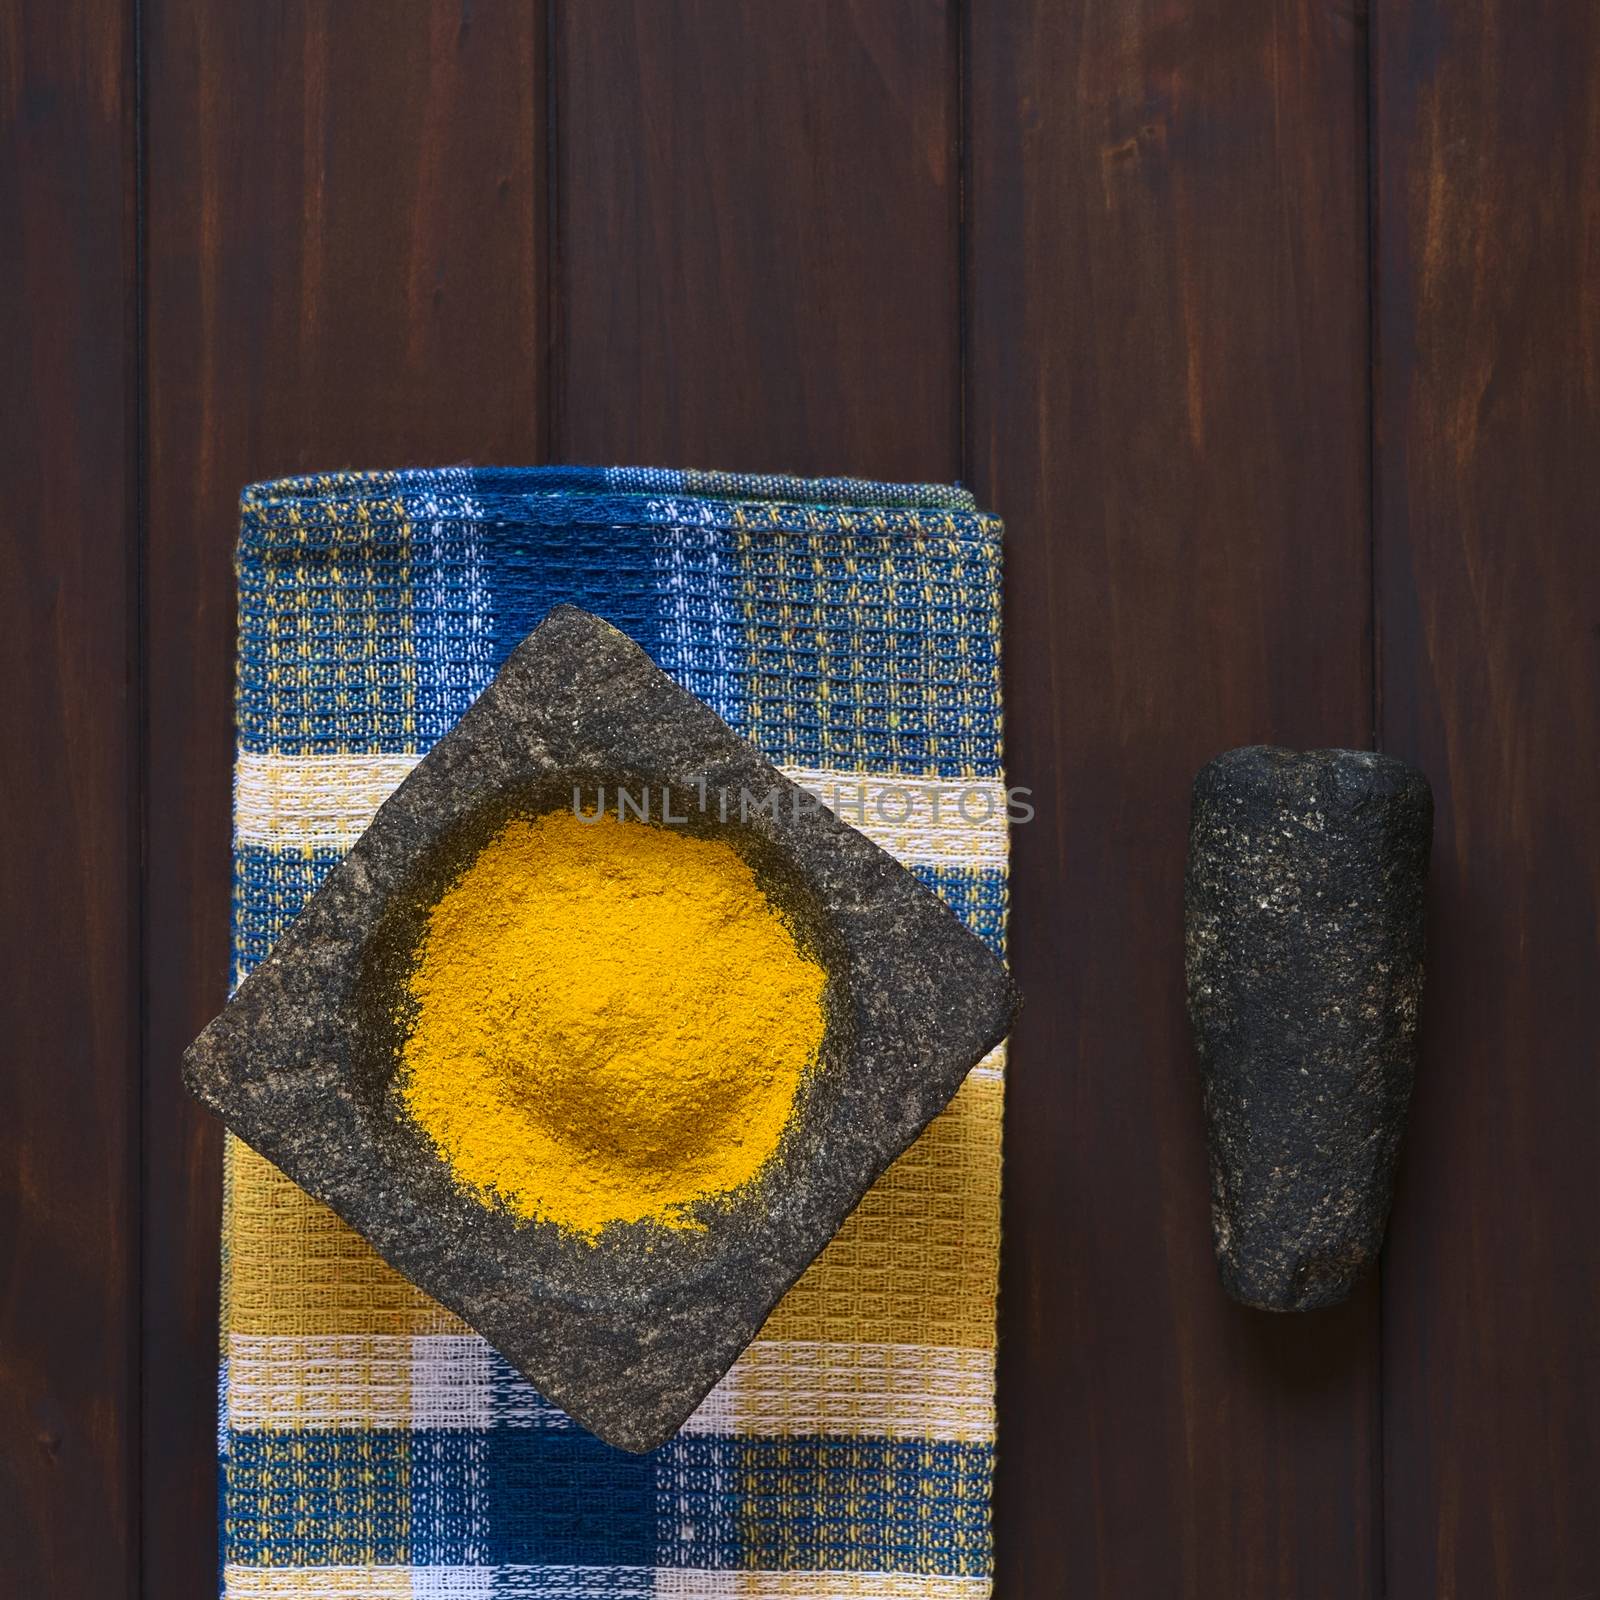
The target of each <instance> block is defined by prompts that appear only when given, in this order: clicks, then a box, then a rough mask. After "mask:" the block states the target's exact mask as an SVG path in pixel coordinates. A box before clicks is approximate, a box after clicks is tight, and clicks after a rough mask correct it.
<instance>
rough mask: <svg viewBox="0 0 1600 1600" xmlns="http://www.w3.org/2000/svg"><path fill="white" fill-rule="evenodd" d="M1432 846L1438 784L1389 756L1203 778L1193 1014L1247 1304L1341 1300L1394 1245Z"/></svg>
mask: <svg viewBox="0 0 1600 1600" xmlns="http://www.w3.org/2000/svg"><path fill="white" fill-rule="evenodd" d="M1432 838H1433V794H1432V791H1431V790H1430V788H1429V787H1428V780H1427V779H1426V778H1424V777H1423V775H1422V774H1421V773H1420V772H1418V771H1417V770H1416V769H1415V768H1414V767H1410V766H1408V765H1406V763H1405V762H1403V761H1397V760H1395V759H1394V758H1393V757H1391V756H1382V755H1375V754H1372V753H1371V752H1369V751H1365V750H1313V751H1310V752H1307V753H1305V754H1296V753H1295V752H1293V751H1288V750H1275V749H1270V748H1267V747H1265V746H1259V745H1258V746H1254V747H1251V748H1249V749H1242V750H1230V751H1228V752H1227V753H1226V754H1224V755H1220V756H1218V757H1217V758H1216V760H1214V761H1212V762H1210V763H1209V764H1208V765H1207V766H1205V767H1204V768H1202V769H1201V772H1200V775H1199V776H1198V777H1197V778H1196V779H1195V785H1194V808H1193V813H1192V816H1191V820H1190V829H1189V867H1188V875H1187V880H1186V884H1185V910H1186V956H1187V976H1188V989H1189V1018H1190V1023H1191V1025H1192V1027H1193V1030H1194V1038H1195V1044H1196V1046H1197V1048H1198V1050H1199V1054H1200V1065H1201V1074H1202V1079H1203V1082H1204V1089H1205V1115H1206V1132H1207V1139H1208V1143H1209V1147H1210V1158H1211V1225H1212V1234H1213V1239H1214V1242H1215V1245H1216V1252H1217V1264H1218V1267H1219V1268H1220V1270H1221V1274H1222V1281H1223V1285H1224V1287H1225V1288H1226V1289H1227V1291H1228V1293H1229V1294H1230V1295H1232V1296H1233V1298H1234V1299H1235V1300H1238V1301H1241V1302H1242V1303H1243V1304H1245V1305H1249V1306H1258V1307H1261V1308H1262V1309H1265V1310H1271V1311H1308V1310H1312V1309H1314V1308H1316V1307H1319V1306H1327V1305H1334V1304H1336V1303H1337V1302H1338V1301H1340V1300H1343V1299H1344V1298H1345V1297H1346V1296H1347V1295H1348V1294H1349V1293H1350V1291H1351V1289H1352V1288H1353V1287H1354V1286H1355V1283H1356V1281H1357V1279H1358V1278H1359V1277H1360V1276H1361V1274H1362V1273H1363V1272H1364V1271H1365V1270H1366V1268H1367V1267H1368V1265H1370V1263H1371V1262H1372V1261H1373V1260H1374V1259H1375V1258H1376V1257H1377V1254H1378V1252H1379V1250H1380V1249H1381V1248H1382V1245H1383V1234H1384V1228H1385V1226H1386V1224H1387V1222H1388V1216H1389V1199H1390V1194H1391V1190H1392V1188H1393V1182H1394V1169H1395V1159H1396V1156H1397V1154H1398V1151H1399V1146H1400V1138H1401V1135H1402V1134H1403V1132H1404V1131H1405V1119H1406V1108H1407V1105H1408V1104H1409V1102H1410V1099H1411V1083H1412V1077H1413V1074H1414V1071H1415V1064H1416V1036H1417V1020H1418V1012H1419V1009H1420V1004H1421V1000H1422V978H1423V890H1424V887H1425V885H1426V882H1427V872H1428V853H1429V849H1430V846H1431V843H1432Z"/></svg>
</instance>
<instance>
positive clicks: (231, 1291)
mask: <svg viewBox="0 0 1600 1600" xmlns="http://www.w3.org/2000/svg"><path fill="white" fill-rule="evenodd" d="M242 519H243V525H242V532H241V537H240V545H239V613H240V614H239V624H240V632H239V676H238V755H237V765H236V769H235V779H234V785H235V787H234V979H235V982H237V981H238V980H239V979H240V978H242V977H243V976H244V974H245V973H246V972H248V971H249V969H250V968H251V966H252V965H253V964H254V963H255V962H257V961H258V960H260V958H261V957H262V956H263V955H264V954H265V953H266V951H267V950H268V949H270V947H271V946H272V944H273V942H274V940H276V939H277V938H278V936H279V935H280V934H281V933H282V932H283V930H284V929H285V927H286V926H287V925H288V923H289V921H290V919H291V918H292V917H293V916H294V915H295V913H296V912H297V911H298V910H299V909H300V907H301V906H302V905H303V904H304V902H305V901H306V899H307V898H308V897H309V896H310V894H311V893H312V891H313V890H314V889H315V888H316V887H317V884H318V883H319V882H320V880H321V878H322V876H323V875H324V874H325V873H326V872H327V870H328V869H329V868H330V867H331V866H333V864H334V863H335V862H336V861H338V859H339V858H340V856H341V854H342V853H343V852H344V851H345V850H346V849H347V848H348V847H349V846H350V845H351V844H352V843H353V842H354V840H355V839H356V837H357V836H358V835H359V834H360V833H361V831H362V830H363V828H364V827H365V826H366V824H367V822H368V821H369V819H370V818H371V816H372V814H373V812H374V811H375V810H376V809H377V807H378V805H379V804H380V802H381V801H382V800H383V799H384V797H385V796H386V795H387V794H388V793H389V792H390V790H391V789H393V787H394V786H395V785H396V784H397V783H398V782H399V781H400V779H401V778H402V777H403V776H404V775H405V773H406V772H407V771H408V770H409V769H410V767H411V765H412V764H413V763H414V762H415V761H416V760H417V758H418V757H419V756H420V755H421V754H422V752H423V751H425V750H426V749H427V748H428V747H429V745H430V744H431V743H432V742H433V741H434V740H435V739H437V738H438V737H439V736H440V735H441V734H443V733H444V732H445V730H446V729H448V728H449V727H450V725H451V724H452V723H453V722H454V721H455V720H456V718H457V717H459V716H460V715H461V713H462V712H463V711H464V710H465V709H466V708H467V706H468V705H469V704H470V703H471V701H472V699H473V697H474V696H475V695H476V694H477V693H478V692H479V691H480V690H481V689H482V688H483V687H484V686H485V685H486V684H487V683H488V682H489V679H490V678H491V676H492V675H493V674H494V671H495V669H496V668H497V667H498V665H499V664H500V662H501V661H502V660H503V659H504V658H505V656H506V655H507V654H508V652H509V651H510V650H511V648H512V646H513V645H514V644H516V643H517V641H518V640H520V639H521V638H522V637H523V635H524V634H526V633H527V632H528V631H529V630H530V629H531V628H532V627H533V626H534V625H535V624H536V623H537V622H538V621H539V620H540V619H541V618H542V617H543V616H544V614H545V612H546V611H547V610H549V608H550V607H551V606H552V605H554V604H556V603H557V602H559V601H571V602H573V603H575V604H577V605H580V606H583V607H584V608H586V609H587V610H590V611H593V612H596V613H598V614H599V615H600V616H603V617H605V618H607V619H608V620H609V621H611V622H613V623H615V624H616V625H617V626H618V627H620V628H622V629H623V630H624V631H625V632H627V633H628V634H630V635H631V636H632V637H633V638H634V639H635V640H637V641H638V643H639V644H640V645H642V646H643V647H644V648H645V649H646V650H647V651H649V652H650V654H651V655H652V656H653V657H654V659H655V660H656V661H657V662H658V663H659V664H660V665H661V666H662V667H663V668H664V669H665V670H666V671H667V672H669V673H671V674H672V675H673V676H674V677H675V678H676V679H677V680H678V681H679V682H680V683H682V684H684V685H685V686H686V687H687V688H689V689H691V690H692V691H693V692H694V693H695V694H697V695H699V696H700V697H701V698H702V699H704V700H706V701H707V702H709V704H710V705H712V706H713V707H714V708H715V709H716V710H717V711H718V712H719V713H720V714H721V715H722V716H723V717H724V718H725V719H726V720H727V721H728V722H729V723H731V724H732V725H733V727H734V728H736V729H737V730H739V731H740V732H741V733H743V734H745V735H746V736H748V737H749V738H750V739H752V740H753V741H754V742H755V743H756V744H757V745H759V746H760V747H761V748H762V749H763V750H764V751H765V752H766V754H767V755H768V756H769V757H771V758H772V760H773V761H774V762H776V763H778V764H780V765H781V766H783V767H784V768H785V769H786V770H787V771H788V772H789V773H790V774H791V776H793V777H795V778H796V779H798V780H799V781H801V782H803V783H805V784H807V785H808V786H809V787H811V788H813V789H815V790H817V791H818V792H819V793H820V794H821V795H822V797H823V799H824V800H825V801H827V802H828V803H829V804H831V805H833V807H834V808H835V809H836V810H837V811H839V813H840V814H841V815H842V816H844V817H845V819H846V820H848V821H850V822H852V823H854V824H855V825H856V826H858V827H861V828H862V829H863V830H864V831H865V832H867V833H869V834H871V835H872V836H873V837H875V838H876V839H877V840H878V841H879V842H880V843H881V844H883V845H884V846H885V847H886V848H887V849H889V850H891V851H892V852H893V853H894V854H896V855H897V856H898V857H899V858H900V859H901V860H902V861H904V862H905V863H906V864H907V865H908V866H909V867H911V868H912V869H913V870H914V871H915V872H916V873H917V875H918V876H919V877H920V878H921V879H922V880H923V882H925V883H927V884H928V885H929V886H930V887H932V888H933V889H934V890H935V891H937V892H938V893H939V894H941V895H942V896H943V897H944V898H945V900H946V901H948V902H949V904H950V905H951V906H952V907H953V908H954V909H955V910H956V912H957V913H958V914H959V915H960V916H961V917H963V918H964V919H965V920H966V922H967V923H968V924H969V925H970V926H971V927H972V928H973V929H975V930H976V931H977V932H978V934H980V935H981V936H982V937H983V938H984V939H986V940H987V941H988V942H989V943H990V945H991V946H992V947H993V948H995V949H996V950H997V951H998V950H1000V949H1001V947H1002V941H1003V938H1004V931H1005V908H1006V795H1005V790H1004V784H1003V779H1002V776H1001V765H1000V671H999V656H998V644H999V626H1000V618H999V583H1000V527H999V524H998V523H997V522H996V521H995V519H994V518H992V517H990V516H988V515H986V514H984V513H983V512H981V511H979V510H978V509H977V508H976V506H975V505H974V504H973V502H972V500H971V498H970V496H968V495H967V494H965V493H964V492H962V491H961V490H958V489H948V488H937V487H927V488H906V487H897V486H889V485H881V484H871V483H863V482H856V481H852V480H842V479H840V480H835V479H830V480H819V481H804V480H799V479H792V478H776V477H739V476H731V475H726V474H713V473H685V472H666V471H631V470H613V471H590V470H578V469H563V468H558V469H543V470H525V471H521V470H519V471H511V470H478V469H473V470H468V469H448V470H440V471H408V472H396V473H373V474H336V475H332V476H328V477H319V478H304V479H295V480H288V481H284V482H279V483H271V484H263V485H259V486H257V487H254V488H252V489H249V490H247V491H246V492H245V495H244V498H243V502H242ZM1001 1088H1002V1060H1001V1056H1000V1053H999V1052H996V1053H995V1054H994V1055H993V1056H991V1057H989V1058H988V1059H987V1060H986V1061H984V1062H983V1063H981V1064H980V1065H979V1066H978V1067H977V1068H976V1069H974V1071H973V1072H972V1074H971V1076H970V1077H969V1079H968V1080H967V1082H966V1084H965V1085H964V1086H963V1087H962V1089H961V1090H960V1092H959V1093H958V1094H957V1096H956V1098H955V1100H954V1101H953V1102H952V1104H951V1106H950V1108H949V1109H948V1110H947V1111H946V1112H945V1113H944V1114H943V1115H942V1116H941V1117H939V1119H938V1120H937V1121H936V1122H934V1124H933V1125H932V1126H931V1127H930V1129H929V1130H928V1132H927V1133H926V1134H925V1135H924V1136H923V1138H922V1139H921V1140H920V1141H919V1142H918V1143H917V1144H915V1145H914V1146H913V1147H912V1148H911V1149H910V1150H909V1151H908V1152H907V1153H906V1154H905V1155H904V1156H903V1157H902V1158H901V1159H900V1161H899V1162H898V1163H897V1164H896V1165H895V1166H894V1167H893V1168H892V1169H891V1170H890V1171H889V1172H888V1173H887V1174H886V1175H885V1176H884V1178H883V1179H882V1180H881V1181H880V1182H879V1183H878V1184H877V1186H876V1187H875V1188H874V1189H873V1190H872V1191H871V1193H870V1194H869V1195H868V1196H867V1198H866V1199H865V1200H864V1201H863V1202H862V1204H861V1206H860V1207H859V1208H858V1209H857V1211H856V1212H855V1214H854V1215H853V1216H852V1217H851V1218H850V1220H849V1221H848V1222H847V1223H846V1225H845V1227H844V1229H843V1230H842V1231H841V1232H840V1234H839V1235H838V1237H837V1238H836V1239H835V1240H834V1241H833V1242H832V1244H830V1245H829V1246H828V1248H827V1250H826V1251H824V1253H823V1254H822V1256H821V1257H820V1258H819V1259H818V1260H817V1262H816V1263H815V1264H814V1265H813V1266H812V1267H811V1269H810V1271H809V1272H807V1273H806V1275H805V1277H804V1278H803V1279H802V1280H801V1281H800V1282H799V1283H798V1284H797V1285H796V1286H795V1287H794V1289H793V1290H792V1291H791V1292H790V1293H789V1295H788V1296H787V1298H786V1299H784V1301H783V1302H782V1303H781V1304H780V1305H779V1307H778V1309H777V1310H776V1311H775V1312H774V1313H773V1315H772V1317H771V1319H770V1320H769V1321H768V1323H767V1324H766V1326H765V1328H764V1329H763V1330H762V1334H761V1337H760V1338H759V1340H757V1342H756V1343H755V1344H754V1345H752V1346H751V1347H750V1349H749V1350H748V1351H747V1352H746V1353H745V1354H744V1355H743V1356H742V1357H741V1358H740V1360H739V1362H738V1363H737V1365H736V1366H735V1367H734V1368H733V1370H732V1371H731V1372H730V1373H729V1374H728V1376H727V1377H726V1378H725V1379H724V1380H723V1382H722V1383H721V1384H719V1385H718V1386H717V1388H716V1389H715V1390H714V1391H713V1392H712V1394H711V1395H710V1396H709V1397H708V1399H707V1400H706V1402H705V1404H704V1405H703V1406H702V1407H701V1408H700V1410H699V1411H698V1412H697V1413H696V1415H695V1416H694V1417H693V1419H692V1420H691V1421H690V1422H689V1424H688V1425H687V1426H686V1427H685V1428H684V1430H683V1431H682V1433H681V1434H680V1435H679V1436H678V1437H677V1438H675V1439H673V1440H672V1441H671V1442H670V1443H668V1444H666V1445H664V1446H662V1447H661V1448H660V1449H659V1450H656V1451H654V1452H653V1453H651V1454H649V1455H645V1456H633V1455H628V1454H626V1453H624V1452H622V1451H619V1450H614V1449H612V1448H610V1447H608V1446H606V1445H604V1444H601V1443H600V1442H599V1441H597V1440H596V1439H594V1438H593V1437H591V1436H590V1435H589V1434H587V1433H585V1432H584V1431H582V1430H581V1429H580V1428H578V1427H577V1426H575V1425H574V1424H573V1423H571V1422H570V1421H569V1420H568V1419H567V1418H566V1417H565V1416H564V1415H563V1414H562V1413H561V1412H559V1411H557V1410H556V1409H555V1408H554V1407H552V1406H550V1405H549V1404H547V1403H546V1402H545V1401H544V1400H542V1399H541V1398H540V1396H539V1395H538V1394H537V1393H536V1392H535V1391H534V1390H533V1389H532V1388H531V1387H530V1386H529V1385H528V1384H527V1383H526V1382H525V1381H524V1380H523V1379H522V1378H520V1377H519V1376H517V1375H516V1374H515V1373H514V1372H513V1371H512V1370H511V1369H510V1367H509V1366H508V1365H507V1364H506V1363H505V1362H504V1361H503V1360H502V1359H501V1358H500V1357H499V1356H498V1355H497V1354H496V1353H495V1351H494V1350H492V1349H491V1348H490V1347H489V1346H488V1345H487V1344H485V1343H484V1342H483V1341H482V1340H481V1339H479V1338H478V1337H477V1336H476V1335H474V1334H473V1333H471V1332H470V1331H469V1330H468V1329H467V1328H466V1327H465V1326H464V1325H463V1324H462V1323H460V1322H459V1321H457V1320H456V1319H455V1318H454V1317H453V1316H451V1315H450V1314H449V1313H447V1312H445V1311H444V1310H442V1309H441V1308H440V1307H439V1306H437V1305H435V1304H434V1303H433V1302H432V1301H430V1300H429V1299H428V1298H427V1297H426V1296H424V1295H423V1294H421V1293H420V1292H419V1291H417V1290H416V1289H414V1288H412V1287H411V1286H410V1284H408V1283H407V1282H406V1281H405V1280H404V1279H402V1278H401V1277H399V1276H398V1275H397V1274H396V1273H394V1272H393V1271H391V1270H390V1269H389V1268H388V1267H387V1266H385V1265H384V1264H383V1263H382V1262H381V1261H380V1260H378V1258H377V1257H376V1256H375V1255H374V1254H373V1253H372V1251H371V1250H370V1249H368V1247H367V1246H366V1245H365V1244H364V1243H363V1242H362V1241H361V1239H360V1238H359V1237H357V1236H356V1235H355V1234H354V1233H353V1232H352V1231H351V1230H350V1229H349V1228H347V1227H346V1226H345V1225H344V1224H343V1223H342V1222H340V1221H339V1220H338V1219H337V1218H335V1217H334V1216H333V1214H332V1213H331V1212H329V1211H327V1210H326V1209H324V1208H323V1207H322V1206H320V1205H318V1204H317V1203H316V1202H315V1201H313V1200H311V1199H310V1198H309V1197H308V1196H307V1195H305V1194H304V1193H303V1192H302V1191H301V1190H299V1189H298V1188H296V1187H295V1186H294V1185H293V1184H292V1183H290V1182H289V1181H288V1180H287V1179H286V1178H284V1177H283V1176H282V1175H281V1174H280V1173H278V1172H277V1171H276V1170H275V1169H274V1168H272V1167H271V1166H269V1165H268V1164H267V1163H266V1162H265V1161H263V1160H262V1159H261V1158H260V1157H259V1156H257V1155H256V1154H255V1153H254V1152H252V1151H251V1150H249V1149H248V1148H247V1147H246V1146H244V1145H242V1144H240V1143H239V1142H238V1141H236V1140H233V1139H232V1138H230V1139H229V1145H228V1157H227V1187H226V1195H225V1201H224V1204H225V1227H224V1236H223V1278H224V1309H223V1329H222V1360H221V1434H220V1453H221V1517H222V1561H223V1585H224V1591H225V1593H226V1594H227V1595H229V1596H233V1597H236V1600H246V1597H249V1600H269V1597H270V1600H290V1597H293V1600H310V1597H313V1596H316V1597H323V1596H327V1597H333V1596H339V1597H348V1600H356V1597H361V1600H376V1597H381V1596H401V1595H406V1596H413V1595H414V1596H438V1597H445V1596H450V1597H463V1600H464V1597H468V1596H485V1597H487V1596H496V1597H516V1600H524V1597H526V1600H535V1597H561V1600H624V1597H625V1600H644V1597H646V1596H651V1597H654V1596H660V1597H664V1600H665V1597H672V1600H688V1597H691V1596H707V1597H712V1596H716V1597H724V1596H726V1597H733V1596H749V1597H760V1596H793V1597H801V1596H806V1597H832V1596H838V1597H841V1600H842V1597H845V1596H850V1597H858V1596H878V1597H882V1600H912V1597H918V1600H920V1597H925V1596H937V1597H940V1600H976V1597H978V1596H981V1595H986V1594H987V1593H988V1591H989V1573H990V1567H991V1541H990V1530H989V1491H990V1480H991V1475H992V1467H993V1449H994V1350H995V1288H996V1270H997V1262H998V1253H999V1242H1000V1218H999V1203H1000V1107H1001Z"/></svg>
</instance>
